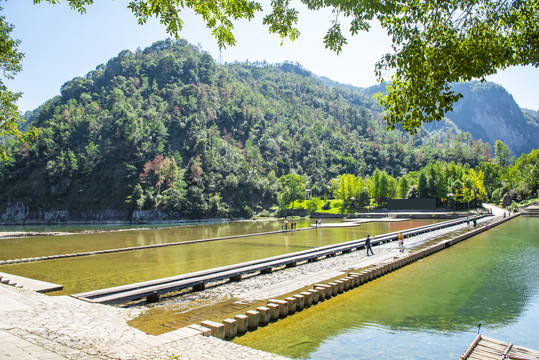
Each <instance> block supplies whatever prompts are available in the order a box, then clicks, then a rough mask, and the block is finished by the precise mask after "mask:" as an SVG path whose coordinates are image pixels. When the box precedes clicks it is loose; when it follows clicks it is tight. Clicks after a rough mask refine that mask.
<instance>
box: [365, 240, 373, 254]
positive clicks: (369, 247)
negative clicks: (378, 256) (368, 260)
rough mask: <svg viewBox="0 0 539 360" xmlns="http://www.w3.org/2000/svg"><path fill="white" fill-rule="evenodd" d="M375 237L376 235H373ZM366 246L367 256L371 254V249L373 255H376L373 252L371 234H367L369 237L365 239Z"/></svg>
mask: <svg viewBox="0 0 539 360" xmlns="http://www.w3.org/2000/svg"><path fill="white" fill-rule="evenodd" d="M373 239H374V237H373ZM365 247H366V248H367V256H369V250H370V251H371V255H374V253H373V252H372V245H371V236H370V235H367V239H365Z"/></svg>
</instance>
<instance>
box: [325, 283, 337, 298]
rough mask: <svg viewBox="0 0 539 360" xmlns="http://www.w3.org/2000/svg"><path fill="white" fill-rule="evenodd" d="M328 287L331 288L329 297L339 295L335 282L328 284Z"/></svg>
mask: <svg viewBox="0 0 539 360" xmlns="http://www.w3.org/2000/svg"><path fill="white" fill-rule="evenodd" d="M328 285H329V286H330V287H331V290H330V291H331V296H335V295H337V294H338V293H339V284H337V283H336V282H330V283H329V284H328Z"/></svg>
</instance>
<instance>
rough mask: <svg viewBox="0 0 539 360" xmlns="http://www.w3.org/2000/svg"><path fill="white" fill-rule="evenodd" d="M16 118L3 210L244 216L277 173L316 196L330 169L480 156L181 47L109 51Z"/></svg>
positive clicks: (271, 75) (263, 72)
mask: <svg viewBox="0 0 539 360" xmlns="http://www.w3.org/2000/svg"><path fill="white" fill-rule="evenodd" d="M25 117H26V119H28V121H29V122H30V123H31V124H32V125H33V126H35V127H37V128H38V129H39V130H40V132H39V135H38V137H37V138H36V139H33V140H28V141H26V142H21V143H16V144H12V145H11V147H10V156H11V159H12V160H11V161H10V162H8V163H3V164H1V165H0V204H1V206H3V207H4V208H6V207H7V206H8V204H14V203H22V204H24V205H25V206H26V207H27V208H29V209H30V210H31V211H37V210H39V211H41V210H51V209H57V210H58V209H65V210H69V211H71V212H73V213H81V214H82V213H84V212H86V213H87V212H92V211H94V212H103V211H106V210H121V211H124V212H125V214H127V215H125V217H127V218H129V217H130V216H131V213H132V211H134V210H136V209H160V210H162V211H163V212H166V213H168V214H169V215H170V216H171V217H176V218H179V217H192V218H200V217H210V216H249V215H251V214H252V212H253V211H257V210H260V209H263V208H267V207H269V206H270V205H272V204H273V203H274V202H275V197H276V192H277V191H278V181H277V179H278V178H279V177H280V176H282V175H284V174H287V173H290V172H296V173H298V174H300V175H303V176H305V177H306V178H307V180H308V185H309V186H311V187H313V188H316V189H317V188H323V187H324V186H325V185H327V184H328V183H329V180H330V179H331V178H333V177H335V176H337V175H339V174H342V173H353V174H370V173H372V171H373V170H374V169H375V168H380V169H383V170H386V171H387V172H389V173H390V174H393V175H394V176H399V175H401V174H402V173H405V172H407V171H412V170H418V169H419V168H420V167H422V166H424V165H425V164H426V163H427V162H428V161H430V160H438V159H440V160H446V161H452V160H454V161H461V162H468V163H470V164H471V165H472V166H473V165H475V164H477V163H478V162H479V161H481V160H484V159H487V158H488V157H489V154H490V147H489V146H488V145H487V144H485V143H483V142H481V141H474V140H472V139H471V137H470V136H469V134H468V135H466V134H460V135H455V134H451V133H447V134H443V135H442V136H440V135H438V134H429V133H428V132H423V133H422V134H420V136H415V137H409V136H408V135H406V134H403V133H402V132H400V131H391V132H387V131H385V128H384V127H383V125H381V124H382V121H381V113H380V112H379V108H378V106H377V105H376V104H375V103H374V102H373V101H372V99H370V97H369V96H366V95H365V94H364V93H363V91H361V90H359V89H355V88H351V87H339V86H335V87H328V86H326V85H325V84H324V83H323V82H322V81H321V80H320V79H318V78H317V77H315V76H313V75H312V74H311V73H309V72H308V71H306V70H305V69H303V68H302V67H301V66H299V65H297V64H291V63H285V64H280V65H268V64H265V63H235V64H227V65H223V66H218V65H216V64H215V62H214V60H213V59H212V58H211V56H210V55H209V54H207V53H204V52H202V51H200V50H199V49H198V48H196V47H194V46H192V45H190V44H188V43H187V42H185V41H184V40H179V41H172V40H166V41H161V42H157V43H155V44H153V45H152V46H151V47H149V48H147V49H145V50H142V51H137V52H136V53H132V52H130V51H123V52H121V53H120V54H119V55H118V56H117V57H115V58H113V59H111V60H110V61H109V62H108V63H107V64H104V65H99V66H98V67H97V68H96V70H94V71H91V72H89V73H88V74H87V75H86V76H84V77H78V78H75V79H73V80H71V81H68V82H66V83H65V84H64V85H63V86H62V89H61V96H58V97H55V98H53V99H51V100H49V101H48V102H46V103H45V104H43V105H42V106H41V107H40V108H38V109H36V111H34V112H33V113H28V114H26V115H25ZM143 195H144V196H143ZM36 209H37V210H36ZM121 216H124V215H121ZM80 217H81V218H84V219H87V218H88V217H85V216H84V215H80Z"/></svg>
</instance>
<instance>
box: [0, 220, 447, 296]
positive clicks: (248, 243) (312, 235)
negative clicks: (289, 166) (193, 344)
mask: <svg viewBox="0 0 539 360" xmlns="http://www.w3.org/2000/svg"><path fill="white" fill-rule="evenodd" d="M436 221H439V220H431V219H425V220H410V221H403V222H395V223H382V222H375V223H366V224H362V225H361V226H358V227H344V228H325V229H313V230H305V231H298V232H289V233H278V234H271V235H261V236H248V237H244V238H236V239H227V240H218V241H212V242H206V243H197V244H187V245H179V246H170V247H164V248H153V249H146V250H135V251H127V252H118V253H110V254H102V255H92V256H84V257H74V258H66V259H59V260H48V261H42V262H35V263H21V264H13V265H5V266H0V271H2V272H6V273H11V274H16V275H20V276H25V277H30V278H34V279H39V280H43V281H48V282H53V283H56V284H62V285H64V290H62V291H57V292H55V293H54V295H61V294H73V293H79V292H84V291H89V290H95V289H101V288H107V287H112V286H117V285H123V284H128V283H133V282H139V281H145V280H151V279H157V278H161V277H167V276H173V275H178V274H183V273H187V272H193V271H198V270H204V269H209V268H214V267H219V266H225V265H230V264H234V263H239V262H245V261H250V260H254V259H260V258H265V257H270V256H275V255H280V254H285V253H290V252H295V251H301V250H306V249H311V248H314V247H319V246H324V245H328V244H335V243H339V242H344V241H350V240H354V239H359V238H363V237H365V236H366V235H367V234H371V235H377V234H383V233H387V232H393V231H400V230H404V229H407V228H410V227H416V226H422V225H426V224H431V223H433V222H436ZM281 225H282V222H279V221H268V222H238V223H224V224H212V225H199V226H188V227H185V226H179V227H167V228H159V229H151V230H143V231H141V230H134V231H119V232H107V233H95V234H73V235H64V236H44V237H37V238H36V237H31V238H25V239H2V240H0V253H1V254H2V255H1V258H4V259H15V258H23V257H36V256H44V255H50V254H62V253H74V252H82V251H90V250H97V249H102V248H120V247H125V246H137V245H147V244H160V243H167V242H176V241H186V240H194V239H204V238H214V237H223V236H228V235H236V234H252V233H258V232H264V231H271V230H277V229H279V230H280V228H281ZM307 226H309V221H308V220H302V221H298V228H301V227H307Z"/></svg>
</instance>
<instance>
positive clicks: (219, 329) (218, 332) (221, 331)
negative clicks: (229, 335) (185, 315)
mask: <svg viewBox="0 0 539 360" xmlns="http://www.w3.org/2000/svg"><path fill="white" fill-rule="evenodd" d="M200 325H202V326H205V327H207V328H208V329H210V330H211V336H213V337H216V338H218V339H224V338H225V326H224V325H223V324H221V323H218V322H215V321H210V320H206V321H202V322H201V323H200Z"/></svg>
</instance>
